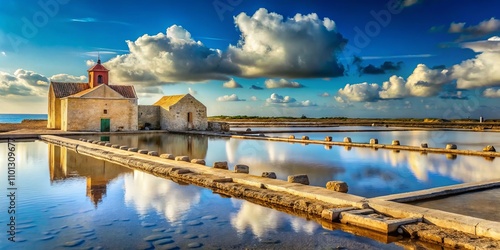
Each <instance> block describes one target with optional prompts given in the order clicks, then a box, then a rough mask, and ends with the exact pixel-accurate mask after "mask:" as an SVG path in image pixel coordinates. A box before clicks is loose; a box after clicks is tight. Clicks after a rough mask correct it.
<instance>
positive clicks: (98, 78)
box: [97, 75, 102, 84]
mask: <svg viewBox="0 0 500 250" xmlns="http://www.w3.org/2000/svg"><path fill="white" fill-rule="evenodd" d="M97 83H98V84H102V75H98V76H97Z"/></svg>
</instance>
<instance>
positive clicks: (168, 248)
mask: <svg viewBox="0 0 500 250" xmlns="http://www.w3.org/2000/svg"><path fill="white" fill-rule="evenodd" d="M155 249H161V250H176V249H180V248H179V246H177V245H176V244H166V245H162V246H158V247H156V248H155Z"/></svg>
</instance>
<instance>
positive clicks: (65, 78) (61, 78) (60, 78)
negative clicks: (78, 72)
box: [50, 74, 87, 82]
mask: <svg viewBox="0 0 500 250" xmlns="http://www.w3.org/2000/svg"><path fill="white" fill-rule="evenodd" d="M50 80H51V81H53V82H87V77H86V76H73V75H68V74H57V75H53V76H51V77H50Z"/></svg>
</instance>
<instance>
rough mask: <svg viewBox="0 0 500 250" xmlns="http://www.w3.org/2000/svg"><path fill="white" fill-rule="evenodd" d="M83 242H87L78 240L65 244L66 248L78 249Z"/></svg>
mask: <svg viewBox="0 0 500 250" xmlns="http://www.w3.org/2000/svg"><path fill="white" fill-rule="evenodd" d="M83 242H85V240H83V239H76V240H72V241H67V242H66V243H64V246H65V247H76V246H79V245H81V244H83Z"/></svg>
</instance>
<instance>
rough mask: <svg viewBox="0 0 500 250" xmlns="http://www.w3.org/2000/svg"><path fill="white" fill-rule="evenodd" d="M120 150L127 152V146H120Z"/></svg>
mask: <svg viewBox="0 0 500 250" xmlns="http://www.w3.org/2000/svg"><path fill="white" fill-rule="evenodd" d="M120 149H121V150H128V147H127V146H120Z"/></svg>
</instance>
